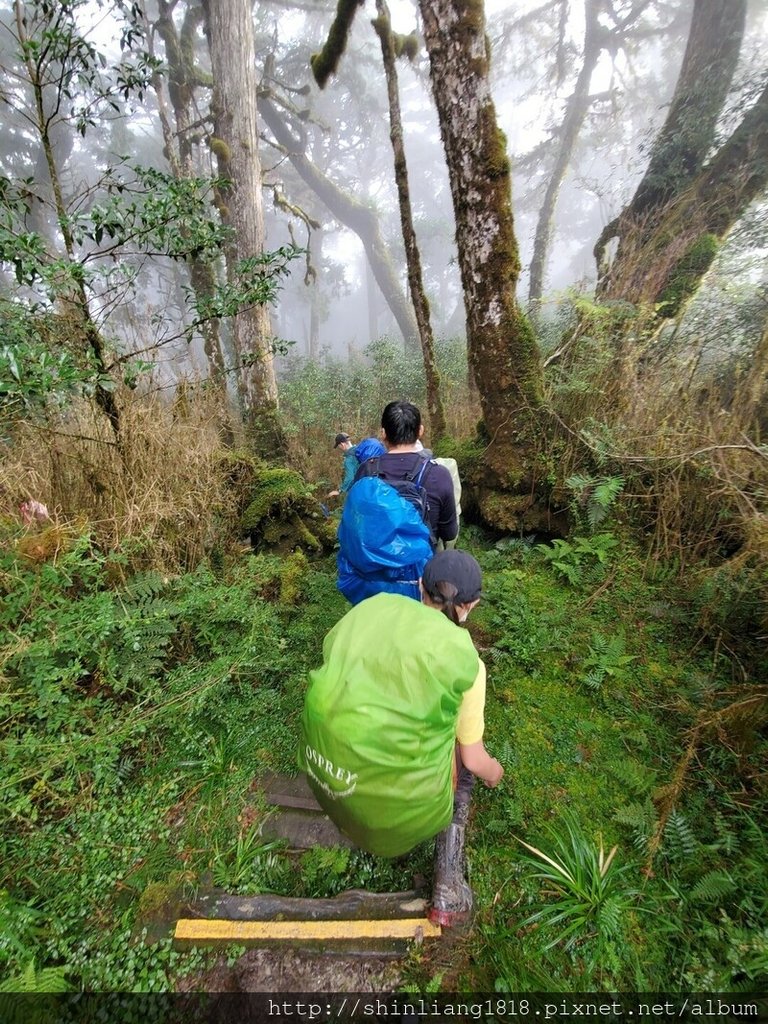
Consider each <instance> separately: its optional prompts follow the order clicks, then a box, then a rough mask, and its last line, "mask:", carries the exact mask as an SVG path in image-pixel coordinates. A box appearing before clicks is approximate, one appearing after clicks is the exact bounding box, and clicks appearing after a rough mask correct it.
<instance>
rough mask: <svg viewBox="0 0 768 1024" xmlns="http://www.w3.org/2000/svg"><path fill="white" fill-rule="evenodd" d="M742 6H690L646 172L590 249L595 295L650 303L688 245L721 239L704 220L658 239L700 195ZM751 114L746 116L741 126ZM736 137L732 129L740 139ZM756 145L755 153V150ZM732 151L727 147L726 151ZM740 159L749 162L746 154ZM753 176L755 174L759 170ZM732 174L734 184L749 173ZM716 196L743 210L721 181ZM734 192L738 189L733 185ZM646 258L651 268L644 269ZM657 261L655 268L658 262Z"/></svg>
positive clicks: (725, 2)
mask: <svg viewBox="0 0 768 1024" xmlns="http://www.w3.org/2000/svg"><path fill="white" fill-rule="evenodd" d="M746 7H747V0H695V2H694V5H693V15H692V19H691V27H690V31H689V36H688V43H687V46H686V50H685V55H684V57H683V63H682V66H681V69H680V74H679V76H678V81H677V85H676V87H675V92H674V95H673V97H672V102H671V105H670V108H669V113H668V115H667V118H666V121H665V123H664V125H663V127H662V129H661V131H660V132H659V135H658V137H657V138H656V140H655V142H654V145H653V148H652V151H651V159H650V162H649V165H648V168H647V170H646V172H645V175H644V176H643V179H642V181H641V182H640V184H639V185H638V187H637V189H636V191H635V195H634V197H633V198H632V200H631V202H630V203H629V205H628V206H627V207H625V209H624V210H623V211H622V212H621V214H620V215H619V216H618V217H617V218H616V219H615V220H613V221H612V222H611V223H610V224H608V225H607V226H606V228H605V229H604V230H603V232H602V234H601V236H600V238H599V239H598V242H597V245H596V246H595V257H596V259H597V263H598V272H599V274H600V280H599V283H598V289H597V292H598V295H600V296H603V297H605V298H625V299H628V300H629V301H631V302H637V301H643V300H644V299H649V300H651V301H654V300H655V299H656V298H657V297H658V296H659V295H660V294H661V293H662V292H663V290H664V288H665V286H666V284H667V282H668V281H669V277H670V274H671V272H672V270H673V268H674V266H676V265H677V263H678V262H679V261H680V260H681V259H682V258H683V257H684V256H685V254H686V253H687V252H688V251H689V249H690V244H691V243H692V241H695V238H696V237H697V236H698V235H700V234H701V233H702V232H710V231H712V232H713V233H714V234H721V233H722V232H721V231H720V230H716V231H715V230H714V228H713V227H709V226H707V223H708V222H710V221H713V220H716V219H718V218H712V217H710V215H709V214H708V215H706V216H704V217H701V218H699V217H697V224H698V228H697V229H694V231H693V232H692V231H691V230H689V227H693V225H686V224H684V223H682V224H681V225H680V227H681V228H682V233H681V234H677V235H673V236H670V237H669V238H668V239H667V242H666V244H665V243H664V239H663V235H664V233H665V232H666V231H667V229H668V228H670V227H674V223H675V221H676V220H677V219H678V214H679V212H680V211H681V210H683V209H686V210H689V209H690V205H689V203H688V201H687V200H686V196H688V197H690V195H691V194H692V193H696V194H697V195H700V194H701V193H700V189H699V185H698V184H697V183H698V182H701V183H703V181H704V176H705V172H704V170H703V168H704V161H705V160H706V158H707V155H708V153H709V151H710V150H711V148H712V146H713V144H714V141H715V129H716V126H717V122H718V119H719V117H720V115H721V113H722V110H723V106H724V104H725V101H726V98H727V96H728V92H729V89H730V87H731V82H732V80H733V74H734V71H735V68H736V64H737V61H738V58H739V49H740V46H741V41H742V37H743V34H744V21H745V16H746ZM758 106H759V104H758ZM754 109H755V108H753V110H752V111H750V112H749V113H748V114H747V115H746V118H745V123H746V121H747V119H749V118H750V115H751V114H753V112H754ZM739 131H740V129H737V133H738V132H739ZM758 131H759V126H758ZM737 133H736V134H737ZM732 138H734V137H732ZM745 141H746V140H745ZM756 142H757V145H756V147H755V149H756V151H758V150H759V149H760V144H759V141H758V140H756ZM730 144H731V143H730V141H729V142H728V143H727V144H726V147H725V148H728V147H729V146H730ZM744 155H745V156H747V155H748V154H747V153H746V151H745V153H744ZM717 160H718V158H717V157H716V158H715V160H713V161H712V163H711V164H710V167H711V168H714V166H715V164H716V163H717ZM755 169H756V170H757V171H758V174H759V173H760V171H759V168H755ZM736 170H737V181H738V179H739V178H741V177H743V171H746V170H747V168H744V169H738V168H736ZM750 173H751V172H750ZM748 176H749V174H748V175H747V177H748ZM712 183H713V184H714V182H712ZM720 189H721V190H722V192H723V198H724V200H725V202H726V205H727V206H728V207H729V208H730V209H733V210H734V211H738V212H741V210H743V209H744V206H743V205H742V204H741V202H740V201H739V202H736V203H733V202H731V201H730V200H729V199H728V197H727V196H726V195H725V193H726V192H727V191H728V189H727V185H725V183H724V182H721V183H720ZM736 191H739V192H742V191H743V190H742V189H741V188H739V186H738V185H737V189H736ZM748 191H749V190H748ZM752 194H755V193H754V191H753V192H752ZM710 213H714V211H713V210H710ZM736 215H738V213H736ZM720 220H721V221H722V222H723V223H724V225H725V227H724V230H727V227H729V226H730V224H732V223H733V218H732V217H730V216H727V217H726V218H725V219H724V220H723V218H720ZM664 225H666V227H665V226H664ZM613 238H618V239H619V245H618V249H617V251H616V257H615V259H614V261H613V264H612V266H611V268H610V270H608V269H607V267H606V266H605V264H604V254H605V249H606V246H607V244H608V242H610V241H611V239H613ZM649 258H651V259H652V260H654V262H653V263H650V264H649V263H648V262H647V260H648V259H649ZM659 259H660V260H661V263H660V264H659V263H657V262H655V261H656V260H659ZM702 265H703V264H702ZM649 267H651V268H652V269H653V273H652V274H649V273H648V270H649ZM702 272H703V271H702Z"/></svg>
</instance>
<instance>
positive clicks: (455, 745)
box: [298, 550, 504, 926]
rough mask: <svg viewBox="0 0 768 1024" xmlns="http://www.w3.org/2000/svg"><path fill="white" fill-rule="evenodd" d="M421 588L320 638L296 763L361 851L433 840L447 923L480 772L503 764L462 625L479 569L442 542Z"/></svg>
mask: <svg viewBox="0 0 768 1024" xmlns="http://www.w3.org/2000/svg"><path fill="white" fill-rule="evenodd" d="M419 586H420V593H421V602H419V603H417V602H416V601H414V600H413V599H412V598H410V597H406V596H404V595H402V594H393V593H378V594H375V595H374V596H373V597H369V598H366V599H365V600H364V601H361V602H360V603H359V604H357V605H355V607H354V608H352V610H351V611H349V612H347V614H346V615H345V616H344V617H343V618H342V619H341V620H340V621H339V622H338V623H337V624H336V626H335V627H334V628H333V630H332V631H331V632H330V633H329V634H328V636H327V637H326V638H325V641H324V643H323V664H322V666H321V667H320V668H319V669H316V670H314V671H313V672H312V673H310V677H309V687H308V690H307V694H306V698H305V702H304V712H303V715H302V720H301V727H302V740H301V745H300V747H299V757H298V760H299V766H300V767H301V768H302V769H303V771H305V772H306V774H307V778H308V781H309V784H310V787H311V789H312V791H313V793H314V794H315V796H316V798H317V800H318V802H319V803H320V805H321V807H322V808H323V810H324V811H325V813H326V814H327V815H328V816H329V817H330V818H331V819H332V820H333V821H334V822H335V823H336V825H337V826H338V827H339V828H340V829H341V831H342V832H344V833H346V835H348V836H349V837H350V838H351V839H352V840H353V842H355V843H356V844H357V845H358V846H360V847H361V848H362V849H364V850H368V851H369V852H371V853H374V854H377V855H379V856H384V857H399V856H401V855H402V854H404V853H407V852H408V850H411V849H413V847H414V846H416V845H417V844H418V843H421V842H424V841H425V840H427V839H429V838H431V837H432V836H436V837H437V839H436V845H435V873H434V888H433V903H432V911H431V917H432V919H433V920H434V921H436V922H437V923H440V924H441V925H444V926H450V925H454V924H457V923H458V922H460V921H462V920H464V919H466V918H467V917H468V915H469V914H470V912H471V909H472V891H471V889H470V888H469V885H468V884H467V882H466V876H465V860H464V830H465V826H466V823H467V817H468V812H469V801H470V797H471V792H472V785H473V782H474V778H475V777H477V778H480V779H482V781H483V782H484V783H485V784H486V785H487V786H489V787H491V788H493V787H495V786H497V785H498V784H499V782H500V781H501V779H502V777H503V775H504V769H503V768H502V766H501V764H500V763H499V762H498V761H497V760H496V758H494V757H492V756H491V755H490V754H489V753H488V751H487V750H486V748H485V744H484V742H483V733H484V728H485V725H484V709H485V666H484V664H483V662H482V661H481V660H480V657H479V655H478V653H477V651H476V650H475V647H474V644H473V643H472V638H471V637H470V636H469V634H468V633H467V631H466V630H464V629H461V628H459V627H460V626H461V624H462V623H464V622H465V621H466V619H467V617H468V616H469V614H470V613H471V611H472V609H473V608H474V607H475V605H476V604H477V603H478V601H479V600H480V597H481V588H482V574H481V571H480V566H479V565H478V564H477V562H476V561H475V559H474V558H473V557H472V556H471V555H469V554H468V553H467V552H465V551H456V550H449V551H442V552H439V553H438V554H436V555H435V556H434V557H433V558H432V559H431V560H430V561H429V562H428V563H427V564H426V566H425V568H424V571H423V574H422V577H421V580H420V584H419ZM439 613H442V614H439Z"/></svg>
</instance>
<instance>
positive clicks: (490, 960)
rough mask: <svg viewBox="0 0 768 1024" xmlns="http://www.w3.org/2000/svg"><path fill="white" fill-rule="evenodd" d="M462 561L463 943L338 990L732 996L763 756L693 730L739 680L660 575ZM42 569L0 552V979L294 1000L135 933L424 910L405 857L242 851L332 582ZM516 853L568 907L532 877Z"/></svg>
mask: <svg viewBox="0 0 768 1024" xmlns="http://www.w3.org/2000/svg"><path fill="white" fill-rule="evenodd" d="M462 545H463V546H464V547H465V548H467V549H469V550H471V551H472V552H473V553H474V554H475V555H476V557H478V559H479V560H480V562H481V565H482V567H483V570H484V576H485V585H484V599H483V601H482V602H481V605H480V606H479V608H478V609H477V611H476V613H475V614H474V615H473V619H472V620H471V622H470V632H471V633H472V635H473V639H474V641H475V643H476V646H477V647H478V649H479V651H480V653H481V656H482V657H483V658H484V660H485V661H486V664H487V666H488V673H489V690H488V700H487V712H486V742H487V745H488V748H489V749H490V750H491V752H492V753H494V754H495V755H496V756H497V757H499V759H500V760H501V761H502V763H503V764H504V766H505V769H506V776H505V779H504V781H503V783H502V785H501V786H500V787H499V788H498V789H497V790H494V791H489V790H486V789H485V788H484V787H476V796H475V798H474V801H473V815H472V820H471V824H470V827H469V830H468V857H469V871H470V878H471V883H472V886H473V889H474V891H475V896H476V901H477V915H476V919H475V922H474V927H473V930H472V933H471V935H469V936H468V937H466V938H464V939H462V940H461V941H459V942H454V943H453V944H440V943H438V944H434V945H430V944H428V943H426V944H424V945H422V946H415V947H413V948H412V950H411V952H410V953H409V954H408V955H407V957H405V958H404V959H403V960H402V961H401V962H399V963H397V964H396V965H392V964H388V965H385V966H383V967H382V970H383V971H384V974H382V975H378V974H377V973H376V971H377V970H378V966H379V965H377V964H375V963H372V962H368V963H363V964H361V965H360V970H361V971H362V973H361V974H359V975H358V976H356V977H355V981H356V982H357V983H358V984H359V990H361V991H362V990H366V989H368V988H369V984H371V985H374V986H375V985H377V984H380V985H381V986H382V987H386V986H387V985H388V982H387V979H390V980H391V984H392V987H399V986H404V987H405V988H406V989H410V990H412V991H413V990H421V991H432V992H434V991H463V990H473V991H476V992H493V991H501V992H505V991H595V990H602V991H608V990H617V991H621V990H630V991H649V990H656V991H680V990H686V989H687V990H691V989H693V990H721V989H722V990H730V989H733V988H735V987H741V988H743V989H745V990H748V991H759V990H760V988H761V986H763V987H764V986H765V980H766V976H768V932H766V930H765V913H766V909H768V908H766V903H767V902H768V897H767V896H766V894H765V887H764V878H765V870H766V865H768V842H767V841H766V837H765V835H764V833H763V830H762V829H761V828H760V827H759V825H758V822H759V821H760V820H761V815H762V813H764V811H765V807H766V802H767V800H766V798H767V796H768V794H766V791H765V786H764V780H765V774H764V763H765V742H764V740H763V741H760V739H759V737H755V736H748V735H747V734H746V733H745V737H744V742H743V743H740V744H738V745H734V744H732V743H724V742H721V740H720V739H718V736H717V735H704V734H703V733H701V734H700V733H699V732H696V730H695V729H694V728H693V727H694V724H695V723H696V722H697V720H698V718H697V716H699V714H700V712H701V709H702V708H706V707H707V706H708V705H709V704H711V703H712V702H714V701H715V700H716V699H718V698H719V697H720V696H721V695H722V694H723V693H726V692H728V691H729V690H730V689H732V688H733V687H734V685H735V681H743V680H740V677H739V676H738V673H739V669H738V665H735V663H734V661H733V660H732V659H731V658H729V657H727V656H726V655H725V654H724V652H723V650H722V648H721V647H720V646H718V645H712V644H710V643H708V642H703V641H702V639H701V633H700V631H699V630H698V628H697V627H696V622H697V621H698V616H699V610H698V609H697V608H695V607H694V606H693V604H692V603H691V602H690V601H688V600H687V598H686V595H685V594H682V593H680V591H679V589H678V585H677V583H676V582H675V578H674V577H675V573H674V567H669V566H664V565H654V564H650V563H646V562H645V561H644V560H643V559H641V558H640V557H639V555H638V554H637V552H636V550H635V549H634V547H633V546H632V544H631V543H630V542H628V541H625V540H623V539H620V538H619V537H618V536H614V535H613V534H611V533H609V532H605V533H603V534H599V535H597V536H594V537H591V538H588V537H585V538H583V539H582V541H581V542H580V543H577V542H575V541H573V542H571V543H568V544H565V545H564V546H560V547H559V548H558V549H557V550H553V549H552V548H548V547H543V546H531V545H529V544H527V543H526V542H524V541H522V540H516V539H512V538H506V539H502V540H500V541H495V540H494V539H491V538H489V537H487V536H484V535H483V534H481V533H480V532H479V531H476V530H473V529H472V528H468V529H467V530H466V531H465V532H464V534H463V537H462ZM67 548H68V550H65V551H64V550H62V551H60V552H59V554H58V556H57V558H56V559H55V560H53V561H43V562H39V563H37V564H30V563H27V562H25V561H24V560H20V559H18V558H16V557H15V556H14V555H13V554H8V555H6V556H3V558H4V561H3V565H2V572H3V580H4V585H3V589H4V591H5V592H6V594H7V595H12V596H8V597H7V599H6V603H5V609H4V611H3V613H2V626H3V629H4V631H5V646H4V651H3V659H4V665H5V668H4V671H5V673H6V677H7V678H8V679H13V680H14V685H13V686H9V687H6V689H5V690H4V691H3V702H4V717H5V720H6V724H7V726H8V728H7V730H6V734H5V738H4V739H3V741H2V747H3V749H2V751H0V753H2V755H3V760H4V764H5V769H4V777H3V782H2V789H3V803H4V805H5V811H4V818H5V822H4V829H3V832H2V839H0V855H1V857H0V859H1V860H2V865H3V866H2V872H1V874H0V912H1V913H0V916H1V917H2V921H3V926H4V928H3V937H2V938H0V965H2V964H4V965H5V968H6V970H7V972H8V973H9V974H11V975H14V974H16V975H18V974H20V973H21V972H23V971H24V970H25V969H27V968H28V966H29V964H30V963H33V964H34V967H33V971H36V972H37V973H38V975H40V974H41V972H43V971H45V970H48V971H52V972H59V974H58V975H57V977H60V978H61V979H64V981H65V982H66V983H68V984H70V985H74V986H75V987H76V988H83V989H85V990H90V991H168V990H173V989H175V988H179V989H187V990H188V989H189V988H195V987H198V986H200V985H202V986H204V987H206V988H210V989H216V988H227V987H229V986H233V985H236V986H237V988H239V989H242V988H243V986H245V987H246V988H247V989H248V990H254V991H256V990H258V989H259V986H260V985H262V984H265V983H267V982H270V983H271V984H273V985H275V986H277V984H278V982H280V984H281V986H282V983H283V981H285V983H286V984H287V983H288V982H290V984H291V985H296V986H297V988H296V989H295V990H304V989H305V988H307V985H309V981H310V979H311V988H312V989H313V990H315V989H316V990H321V988H320V981H321V980H322V979H321V978H320V976H319V974H318V973H317V971H315V972H314V973H313V974H309V975H306V974H301V973H298V972H300V971H305V970H306V964H305V963H302V962H301V958H300V957H298V958H297V956H296V955H295V954H293V953H292V954H290V955H284V956H283V957H282V958H280V957H277V958H275V957H267V956H266V955H265V954H263V953H257V952H255V951H247V952H246V951H244V950H243V949H242V948H237V947H235V948H230V949H227V950H226V951H225V952H224V953H217V954H212V953H210V952H206V951H203V950H177V949H174V948H173V946H172V943H171V941H170V939H168V938H167V937H164V938H159V939H158V938H157V936H155V935H153V934H152V928H153V921H157V920H158V918H162V916H163V915H164V914H167V912H168V910H169V908H171V909H172V908H173V907H174V906H176V905H178V906H181V905H183V904H184V903H185V901H186V902H188V901H189V900H190V899H192V898H194V896H195V894H196V893H198V892H199V891H201V890H203V889H210V888H211V887H215V888H217V889H220V890H225V891H227V892H230V893H235V894H241V895H252V894H257V893H261V892H272V893H278V894H283V895H289V896H304V897H319V896H333V895H335V894H337V893H339V892H342V891H344V890H347V889H351V888H368V889H370V890H373V891H381V892H383V891H398V890H405V889H410V888H411V887H412V886H413V884H414V879H415V878H417V879H421V880H423V881H424V883H425V884H426V886H427V887H428V886H429V880H430V875H431V844H429V843H427V844H423V845H422V846H421V847H419V848H417V849H416V850H415V851H413V852H412V853H411V854H410V855H408V857H406V858H401V859H400V860H398V861H396V862H392V861H386V860H382V859H378V858H375V857H371V856H369V855H367V854H364V853H362V852H360V851H358V850H354V849H347V848H341V847H338V848H333V849H323V848H316V849H313V850H308V851H307V852H305V853H304V854H302V855H301V856H300V857H299V858H298V859H297V857H296V856H295V855H292V854H290V853H289V851H288V850H287V849H286V848H285V844H282V843H281V842H280V841H277V840H274V839H270V838H269V837H268V836H267V835H266V834H265V831H264V824H265V822H266V821H267V820H268V817H269V814H270V810H269V808H268V807H266V805H265V804H264V803H263V801H262V800H261V799H260V798H259V794H258V790H259V786H258V780H259V778H260V777H262V776H263V775H264V773H266V772H287V773H290V772H295V770H296V769H295V752H296V743H297V725H298V717H299V714H300V711H301V706H302V701H303V694H304V689H305V680H306V674H307V671H308V670H309V669H310V668H311V667H313V666H315V665H317V664H318V663H319V661H320V656H321V645H322V640H323V637H324V636H325V634H326V633H327V631H328V630H329V629H330V628H331V626H332V625H333V624H334V623H335V622H336V621H337V620H338V619H339V617H340V616H341V615H343V614H344V611H345V610H346V607H347V606H346V603H345V602H344V601H343V599H342V598H341V597H340V596H339V595H338V593H337V592H336V589H335V570H334V563H333V559H332V558H327V559H323V560H319V561H315V562H308V561H307V560H306V559H305V558H304V557H303V556H302V555H298V554H297V555H292V556H288V557H286V558H279V557H277V556H266V555H257V556H245V557H242V558H240V559H239V560H233V561H232V562H231V563H227V564H225V565H223V566H219V567H217V568H216V571H214V570H213V569H212V568H211V566H209V565H202V566H201V567H200V568H199V569H198V570H197V571H195V572H193V573H188V574H186V575H184V576H180V577H177V578H168V577H164V576H161V575H160V574H158V573H154V572H146V573H138V574H133V575H128V576H126V574H125V572H124V571H123V567H122V566H121V564H120V563H119V561H118V560H117V559H114V558H111V557H110V556H104V555H102V554H100V553H99V552H98V551H96V550H95V549H94V548H93V547H92V546H91V545H90V544H89V542H88V539H87V538H77V537H73V538H72V539H71V540H70V542H69V544H68V545H67ZM692 737H695V740H694V742H693V744H692ZM761 780H762V781H761ZM524 843H525V844H529V847H535V848H537V849H541V850H544V851H545V852H547V853H548V855H549V856H550V857H551V858H552V859H553V860H554V861H556V862H558V863H561V864H562V865H564V866H565V867H566V868H567V869H568V874H569V876H570V878H571V881H572V882H573V884H571V883H570V882H568V881H567V880H565V879H564V876H560V877H559V879H558V878H555V879H554V880H553V879H552V878H546V877H543V874H545V873H546V871H547V870H548V864H547V862H545V861H543V860H542V859H541V858H537V857H536V855H535V854H534V853H532V852H531V851H530V849H529V848H526V846H525V845H524ZM614 846H616V847H617V849H616V852H615V854H614V855H613V857H612V858H611V859H609V852H610V851H611V850H612V849H613V847H614ZM601 851H602V853H601ZM550 863H551V862H550ZM577 883H578V884H577ZM286 956H287V959H286ZM211 972H212V973H211ZM303 978H306V979H307V985H305V984H303V983H302V979H303ZM281 979H282V980H281ZM339 982H340V978H339V975H338V973H333V974H331V975H329V977H328V979H327V983H328V986H329V988H332V989H334V990H339ZM344 987H347V986H344ZM275 990H276V991H277V990H278V988H277V987H276V988H275ZM280 990H282V991H285V990H286V989H285V988H281V989H280Z"/></svg>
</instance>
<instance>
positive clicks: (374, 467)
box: [355, 455, 379, 480]
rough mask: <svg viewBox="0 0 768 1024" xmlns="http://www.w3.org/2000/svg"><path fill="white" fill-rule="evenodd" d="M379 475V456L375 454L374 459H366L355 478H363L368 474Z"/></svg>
mask: <svg viewBox="0 0 768 1024" xmlns="http://www.w3.org/2000/svg"><path fill="white" fill-rule="evenodd" d="M378 475H379V457H378V455H377V456H375V458H373V459H366V461H365V462H364V463H363V464H362V465H361V466H360V468H359V469H358V471H357V472H356V473H355V480H362V479H363V478H364V477H367V476H378Z"/></svg>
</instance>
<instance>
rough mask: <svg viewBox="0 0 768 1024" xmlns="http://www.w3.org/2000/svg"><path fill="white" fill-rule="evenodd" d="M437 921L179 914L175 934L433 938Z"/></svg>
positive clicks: (205, 938) (217, 938)
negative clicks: (244, 918) (231, 917)
mask: <svg viewBox="0 0 768 1024" xmlns="http://www.w3.org/2000/svg"><path fill="white" fill-rule="evenodd" d="M440 934H441V931H440V925H435V924H432V922H431V921H428V920H427V918H426V917H410V918H399V919H395V920H385V921H224V920H221V919H219V918H208V919H206V918H182V919H181V920H179V921H177V922H176V932H175V938H177V939H187V940H193V941H197V942H247V941H249V940H250V941H290V940H293V941H296V942H302V941H305V942H311V941H313V940H316V941H324V940H331V939H334V940H335V939H349V940H351V941H355V940H359V939H415V938H419V937H421V938H424V939H435V938H439V936H440Z"/></svg>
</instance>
